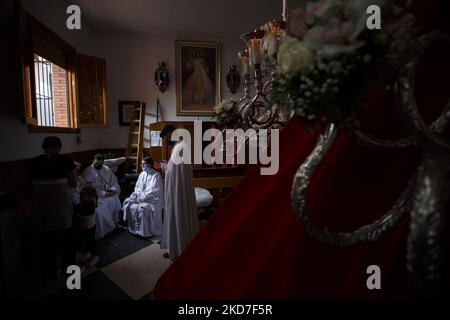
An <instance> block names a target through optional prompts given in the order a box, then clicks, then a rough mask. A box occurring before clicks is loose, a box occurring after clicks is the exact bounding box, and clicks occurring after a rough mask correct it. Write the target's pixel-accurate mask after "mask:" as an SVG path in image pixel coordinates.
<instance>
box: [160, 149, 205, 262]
mask: <svg viewBox="0 0 450 320" xmlns="http://www.w3.org/2000/svg"><path fill="white" fill-rule="evenodd" d="M183 146H186V143H185V142H183V141H181V142H178V143H177V144H176V145H175V146H174V148H173V150H172V155H171V157H170V160H169V162H168V164H167V167H165V168H164V167H163V169H164V171H165V183H164V186H165V207H164V223H163V233H162V239H161V248H162V249H167V251H168V253H169V258H170V259H171V260H173V259H175V258H176V257H178V256H179V255H180V254H181V252H182V251H183V250H184V249H185V248H186V247H187V245H188V244H189V243H190V242H191V240H192V239H193V238H194V237H195V235H196V234H197V231H198V229H199V221H198V215H197V207H196V203H195V192H194V187H193V183H192V179H193V174H192V165H190V164H185V163H181V164H175V163H180V162H181V161H180V151H181V150H182V148H183Z"/></svg>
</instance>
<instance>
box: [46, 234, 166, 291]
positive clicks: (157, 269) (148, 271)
mask: <svg viewBox="0 0 450 320" xmlns="http://www.w3.org/2000/svg"><path fill="white" fill-rule="evenodd" d="M98 245H99V252H100V261H99V263H98V264H97V266H96V267H94V268H91V269H88V270H87V271H86V272H85V273H84V274H83V277H82V280H81V290H68V289H66V288H65V283H64V282H61V284H60V286H59V289H56V290H54V291H53V292H51V293H49V294H47V295H46V296H45V298H44V299H50V300H61V299H64V300H66V299H81V300H90V299H100V300H101V299H105V300H129V299H135V300H138V299H152V291H153V288H154V286H155V284H156V281H157V280H158V278H159V277H160V276H161V274H162V273H163V272H164V271H165V270H166V268H167V267H168V266H169V265H170V263H171V262H170V260H169V259H165V258H164V257H163V254H164V252H165V251H164V250H161V249H160V246H159V237H154V238H151V239H142V238H139V237H136V236H134V235H132V234H130V233H129V232H128V231H126V230H124V229H117V230H115V231H113V232H111V233H110V234H109V235H107V236H106V237H105V238H104V239H102V240H101V241H100V242H99V244H98Z"/></svg>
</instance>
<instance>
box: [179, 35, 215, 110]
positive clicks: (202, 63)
mask: <svg viewBox="0 0 450 320" xmlns="http://www.w3.org/2000/svg"><path fill="white" fill-rule="evenodd" d="M175 43H176V54H175V61H176V63H175V68H176V91H177V116H211V115H213V113H214V106H216V105H217V104H219V102H220V100H221V82H220V78H221V61H220V54H221V53H220V52H221V44H220V43H218V42H201V41H182V40H177V41H175Z"/></svg>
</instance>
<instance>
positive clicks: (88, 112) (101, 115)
mask: <svg viewBox="0 0 450 320" xmlns="http://www.w3.org/2000/svg"><path fill="white" fill-rule="evenodd" d="M76 78H77V79H76V81H77V89H78V103H76V105H77V125H78V127H80V128H89V127H106V126H107V125H108V106H107V98H106V94H107V92H106V61H105V59H101V58H96V57H90V56H86V55H82V54H78V55H77V61H76Z"/></svg>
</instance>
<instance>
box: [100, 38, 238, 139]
mask: <svg viewBox="0 0 450 320" xmlns="http://www.w3.org/2000/svg"><path fill="white" fill-rule="evenodd" d="M177 39H183V40H198V41H200V40H202V41H214V42H220V43H221V68H222V75H221V87H222V88H221V90H222V98H227V97H230V96H231V93H230V92H229V90H228V87H227V86H226V81H225V75H226V73H227V72H228V68H229V65H230V64H236V65H238V63H239V61H238V56H237V52H238V51H239V50H241V47H242V45H243V44H244V43H242V44H241V42H242V40H240V39H239V37H238V36H237V37H236V38H235V39H227V38H219V37H218V38H211V37H210V38H206V39H205V38H203V37H202V38H198V37H197V38H194V37H188V38H186V36H175V35H169V36H167V37H155V36H145V35H127V34H125V35H118V34H108V35H105V34H102V35H99V36H98V42H97V43H98V45H99V48H98V50H97V52H98V54H99V55H100V56H101V57H103V58H106V63H107V79H108V105H109V128H108V129H106V130H102V132H99V134H100V135H101V139H102V143H103V144H104V145H103V146H104V147H105V148H115V147H125V146H126V143H127V136H128V127H121V126H119V120H118V101H119V100H140V101H144V102H146V105H147V110H146V113H147V114H149V115H148V116H147V117H146V125H148V124H149V123H153V122H155V121H156V98H157V97H159V99H160V103H161V108H160V116H159V120H171V121H192V120H205V121H206V120H211V118H210V117H197V116H194V117H193V116H176V87H175V85H176V84H175V40H177ZM161 61H162V62H165V63H166V65H167V68H168V70H169V77H170V85H169V88H168V90H167V91H166V92H164V93H161V92H160V91H159V89H158V88H157V87H156V85H155V83H154V72H155V70H156V68H157V67H158V62H161ZM239 67H240V66H239ZM239 67H238V68H239ZM144 134H145V137H146V139H148V127H147V128H146V130H145V131H144ZM145 146H148V144H147V143H146V144H145Z"/></svg>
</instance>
